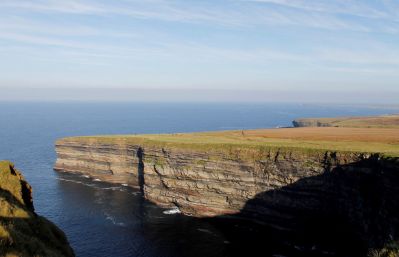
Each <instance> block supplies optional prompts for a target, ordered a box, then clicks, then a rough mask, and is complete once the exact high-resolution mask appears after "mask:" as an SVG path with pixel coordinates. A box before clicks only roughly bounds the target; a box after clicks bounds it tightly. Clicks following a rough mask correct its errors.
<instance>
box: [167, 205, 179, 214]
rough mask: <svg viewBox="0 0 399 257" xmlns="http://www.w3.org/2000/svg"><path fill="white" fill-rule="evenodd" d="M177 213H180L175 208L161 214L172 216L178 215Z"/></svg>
mask: <svg viewBox="0 0 399 257" xmlns="http://www.w3.org/2000/svg"><path fill="white" fill-rule="evenodd" d="M178 213H181V211H180V209H179V208H177V207H175V208H173V209H170V210H166V211H163V214H167V215H173V214H178Z"/></svg>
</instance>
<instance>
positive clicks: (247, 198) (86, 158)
mask: <svg viewBox="0 0 399 257" xmlns="http://www.w3.org/2000/svg"><path fill="white" fill-rule="evenodd" d="M56 152H57V161H56V164H55V167H54V169H55V170H58V171H63V172H78V173H83V174H86V175H89V176H91V177H93V178H100V179H101V180H103V181H110V182H115V183H123V184H128V185H130V186H132V187H137V188H139V189H140V190H141V191H142V193H143V196H144V197H145V198H146V199H148V200H150V201H152V202H154V203H156V204H158V205H160V206H164V207H168V208H175V209H178V210H180V211H181V212H182V213H183V214H186V215H190V216H194V217H201V218H204V217H230V218H237V219H241V220H249V221H251V222H256V223H258V224H264V225H267V226H271V227H274V228H277V229H279V230H286V231H295V233H296V234H297V235H298V238H301V237H308V236H311V237H314V238H315V239H317V240H318V239H320V238H323V237H324V239H325V240H324V241H325V242H334V244H339V242H341V243H342V244H347V243H348V242H351V244H353V245H357V246H359V245H361V247H360V248H356V247H354V246H353V248H354V249H356V250H355V251H356V253H357V252H359V251H358V249H363V250H365V249H368V248H374V247H376V248H378V247H381V246H383V245H384V244H385V243H386V242H388V241H389V240H392V239H394V240H397V239H398V238H399V219H398V217H399V212H398V210H399V199H398V198H397V197H396V196H397V195H398V194H399V187H398V186H397V185H398V184H399V159H398V157H399V130H397V129H382V128H369V129H364V128H358V129H353V128H285V129H265V130H248V131H222V132H206V133H205V132H204V133H189V134H164V135H121V136H91V137H72V138H64V139H60V140H58V141H57V142H56ZM346 236H348V238H351V240H349V239H348V238H347V237H346ZM352 256H357V255H352Z"/></svg>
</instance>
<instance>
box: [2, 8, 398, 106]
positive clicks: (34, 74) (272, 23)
mask: <svg viewBox="0 0 399 257" xmlns="http://www.w3.org/2000/svg"><path fill="white" fill-rule="evenodd" d="M10 99H23V100H40V99H42V100H51V99H53V100H54V99H55V100H57V99H59V100H144V101H145V100H154V101H162V100H166V101H201V100H205V101H206V100H210V101H303V102H312V101H319V102H356V103H381V104H388V103H389V104H395V103H399V101H398V99H399V0H380V1H376V0H375V1H374V0H362V1H360V0H356V1H355V0H335V1H334V0H202V1H200V0H195V1H194V0H112V1H111V0H0V100H3V101H4V100H10Z"/></svg>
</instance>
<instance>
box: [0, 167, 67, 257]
mask: <svg viewBox="0 0 399 257" xmlns="http://www.w3.org/2000/svg"><path fill="white" fill-rule="evenodd" d="M0 254H1V256H21V257H25V256H26V257H28V256H74V253H73V251H72V249H71V247H70V246H69V244H68V241H67V239H66V237H65V235H64V233H63V232H62V231H61V230H60V229H59V228H57V227H56V226H55V225H54V224H53V223H51V222H50V221H48V220H47V219H45V218H43V217H40V216H38V215H37V214H36V213H35V212H34V208H33V200H32V188H31V186H30V185H29V184H28V183H27V182H26V181H25V179H24V178H23V176H22V175H21V173H20V172H19V171H18V170H16V169H15V168H14V165H13V164H12V163H10V162H8V161H0Z"/></svg>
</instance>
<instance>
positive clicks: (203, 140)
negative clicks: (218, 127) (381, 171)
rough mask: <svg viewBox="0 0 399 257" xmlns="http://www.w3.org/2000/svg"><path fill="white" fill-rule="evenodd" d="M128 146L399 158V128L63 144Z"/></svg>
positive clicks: (203, 134) (226, 133)
mask: <svg viewBox="0 0 399 257" xmlns="http://www.w3.org/2000/svg"><path fill="white" fill-rule="evenodd" d="M68 140H72V141H81V142H93V143H112V144H118V143H128V144H136V145H145V146H156V147H168V148H184V149H193V150H205V151H212V150H222V151H233V152H234V151H235V150H237V149H240V150H241V151H243V150H246V149H248V150H250V149H257V150H259V149H261V150H267V151H269V150H276V151H277V150H279V151H284V150H288V151H292V150H295V152H299V153H301V152H305V153H308V152H318V151H320V152H324V151H326V150H327V151H342V152H362V153H381V154H384V155H386V156H392V157H399V129H398V128H339V127H309V128H280V129H258V130H244V131H241V130H237V131H220V132H201V133H178V134H143V135H112V136H111V135H105V136H88V137H74V138H65V139H61V140H60V141H59V142H67V141H68Z"/></svg>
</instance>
